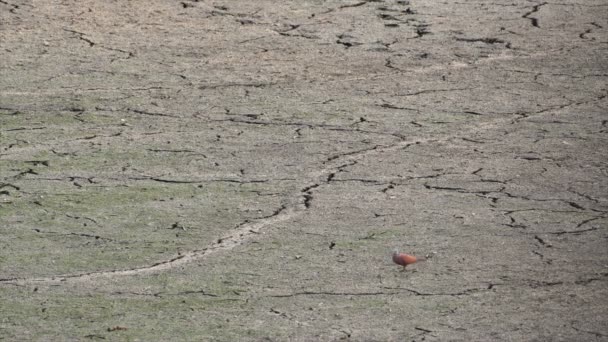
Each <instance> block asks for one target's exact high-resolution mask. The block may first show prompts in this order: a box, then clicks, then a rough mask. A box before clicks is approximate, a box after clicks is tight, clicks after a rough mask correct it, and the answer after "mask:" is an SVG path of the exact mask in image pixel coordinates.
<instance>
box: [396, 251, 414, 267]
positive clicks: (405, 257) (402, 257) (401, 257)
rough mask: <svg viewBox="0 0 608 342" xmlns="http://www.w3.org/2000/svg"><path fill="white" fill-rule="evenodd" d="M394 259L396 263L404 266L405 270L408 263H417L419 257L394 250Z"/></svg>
mask: <svg viewBox="0 0 608 342" xmlns="http://www.w3.org/2000/svg"><path fill="white" fill-rule="evenodd" d="M393 261H394V262H395V264H397V265H401V266H403V270H405V267H406V266H407V265H411V264H413V263H415V262H416V261H418V258H416V257H415V256H413V255H409V254H405V253H399V252H398V251H393Z"/></svg>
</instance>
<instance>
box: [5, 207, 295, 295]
mask: <svg viewBox="0 0 608 342" xmlns="http://www.w3.org/2000/svg"><path fill="white" fill-rule="evenodd" d="M297 211H298V206H294V207H282V208H281V209H279V210H278V211H277V212H276V214H275V215H273V216H270V217H268V218H265V219H263V220H259V221H255V222H252V223H248V224H244V225H241V226H239V228H237V229H234V230H232V231H231V233H230V234H229V235H225V236H224V237H222V238H220V239H218V240H217V241H216V242H215V243H213V244H211V245H209V246H207V247H205V248H203V249H199V250H193V251H190V252H185V253H182V254H179V255H178V256H176V257H173V258H171V259H168V260H164V261H159V262H157V263H155V264H152V265H149V266H142V267H136V268H130V269H122V270H109V271H98V272H87V273H76V274H65V275H57V276H49V277H38V278H4V279H0V283H9V284H10V283H17V284H25V283H57V282H65V281H69V280H75V281H76V280H77V281H91V280H94V279H96V278H100V277H107V276H133V275H140V274H143V273H152V272H160V271H167V270H171V269H173V268H175V267H178V266H182V265H185V264H188V263H191V262H194V261H197V260H199V259H201V258H203V257H206V256H208V255H211V254H213V253H216V252H219V251H223V250H229V249H232V248H234V247H236V246H239V245H241V244H243V243H244V242H245V241H246V240H247V239H248V238H249V237H251V236H252V235H255V234H258V233H259V231H260V230H261V229H262V228H264V227H266V226H269V225H273V224H276V223H279V222H282V221H285V220H288V219H290V218H292V217H293V216H294V215H295V214H297Z"/></svg>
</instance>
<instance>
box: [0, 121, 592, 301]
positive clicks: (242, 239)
mask: <svg viewBox="0 0 608 342" xmlns="http://www.w3.org/2000/svg"><path fill="white" fill-rule="evenodd" d="M543 113H546V111H543ZM540 114H541V113H538V114H537V115H540ZM510 120H511V118H508V117H507V118H499V119H495V120H493V121H489V122H485V123H480V124H478V125H475V126H472V127H471V128H470V129H469V130H467V131H463V132H460V133H458V134H454V135H448V136H445V137H443V138H439V139H437V138H434V139H432V138H420V139H413V140H406V139H404V138H401V139H400V140H399V141H397V142H395V143H393V144H390V145H375V146H373V147H371V148H367V149H362V150H356V151H348V152H343V153H340V154H336V155H333V156H329V157H328V158H327V159H326V160H325V161H323V162H322V163H321V165H324V166H323V167H321V168H320V169H318V170H317V171H314V172H311V173H310V174H309V175H308V181H307V182H306V183H307V185H304V186H302V187H301V188H300V190H298V191H297V192H296V193H295V194H294V195H293V196H292V198H291V200H288V203H287V204H283V205H282V206H281V207H280V208H278V209H277V210H276V211H275V212H274V213H272V214H271V215H269V216H267V217H263V218H258V219H255V220H251V221H244V222H243V223H242V224H240V225H237V226H236V227H235V228H233V229H232V230H230V231H229V232H228V233H227V234H226V235H224V236H222V237H220V238H218V239H217V240H216V241H215V242H214V243H211V244H209V245H207V246H205V247H203V248H200V249H195V250H191V251H188V252H182V253H180V254H178V255H176V256H174V257H172V258H169V259H165V260H161V261H158V262H156V263H153V264H150V265H144V266H139V267H134V268H127V269H113V270H102V271H93V272H84V273H75V274H63V275H51V276H46V277H29V278H18V277H14V278H3V279H0V283H4V284H15V283H16V284H23V283H41V282H42V283H45V282H46V283H57V282H64V281H68V280H73V281H91V280H94V279H95V278H98V277H116V276H132V275H139V274H143V273H152V272H162V271H167V270H171V269H174V268H175V267H178V266H182V265H185V264H189V263H192V262H195V261H198V260H200V259H202V258H205V257H207V256H209V255H212V254H214V253H216V252H221V251H228V250H231V249H233V248H235V247H237V246H240V245H243V244H244V243H246V242H247V241H248V240H249V239H251V238H252V237H254V236H256V235H258V234H260V230H262V229H263V228H265V227H268V226H272V225H274V224H277V223H279V222H283V221H287V220H289V219H292V218H294V217H296V216H299V215H300V214H302V213H303V212H305V211H307V210H309V209H310V208H311V201H312V199H313V195H312V190H313V189H315V188H317V187H320V186H322V185H329V184H330V183H331V182H332V179H333V177H334V176H335V174H336V173H338V172H341V171H342V170H343V168H344V167H347V166H349V165H354V164H356V163H357V162H358V161H360V160H362V159H364V158H366V157H367V156H369V155H376V154H382V153H386V152H391V151H397V150H401V149H404V148H407V147H409V146H411V145H417V144H422V143H434V142H441V141H450V140H452V139H455V138H459V137H462V136H470V135H471V134H472V133H474V132H477V131H483V130H488V129H493V128H496V127H498V126H499V125H500V124H505V123H508V122H509V121H510ZM336 161H338V162H340V163H339V165H335V166H331V164H334V162H336ZM27 173H35V172H34V171H33V170H32V169H29V170H27V171H25V172H22V173H20V174H19V175H17V176H14V178H19V176H23V175H24V174H27ZM145 178H146V179H152V180H154V181H159V182H167V183H181V182H188V183H190V182H198V181H189V180H186V181H179V180H177V181H176V180H167V179H162V178H156V179H154V178H150V177H145ZM226 181H230V180H226ZM234 181H235V182H241V181H238V180H234ZM449 190H456V191H458V190H461V189H449ZM488 192H494V191H488ZM479 193H482V192H479ZM595 229H598V228H597V227H593V228H590V229H586V230H581V231H576V232H557V233H553V234H575V233H581V232H583V231H589V230H595ZM394 290H405V291H408V292H411V293H414V294H416V295H419V296H459V295H465V294H467V293H469V292H474V291H481V290H487V289H478V288H475V289H467V290H464V291H461V292H456V293H423V292H419V291H416V290H412V289H407V288H394ZM301 294H316V293H313V292H311V293H308V292H303V293H301ZM318 294H323V293H318ZM326 294H328V295H332V294H333V295H347V294H345V293H342V294H339V293H337V294H336V293H329V292H328V293H326ZM379 294H386V293H385V292H370V293H367V294H366V293H352V294H351V295H379ZM296 295H298V294H296ZM284 296H293V294H292V295H284Z"/></svg>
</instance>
